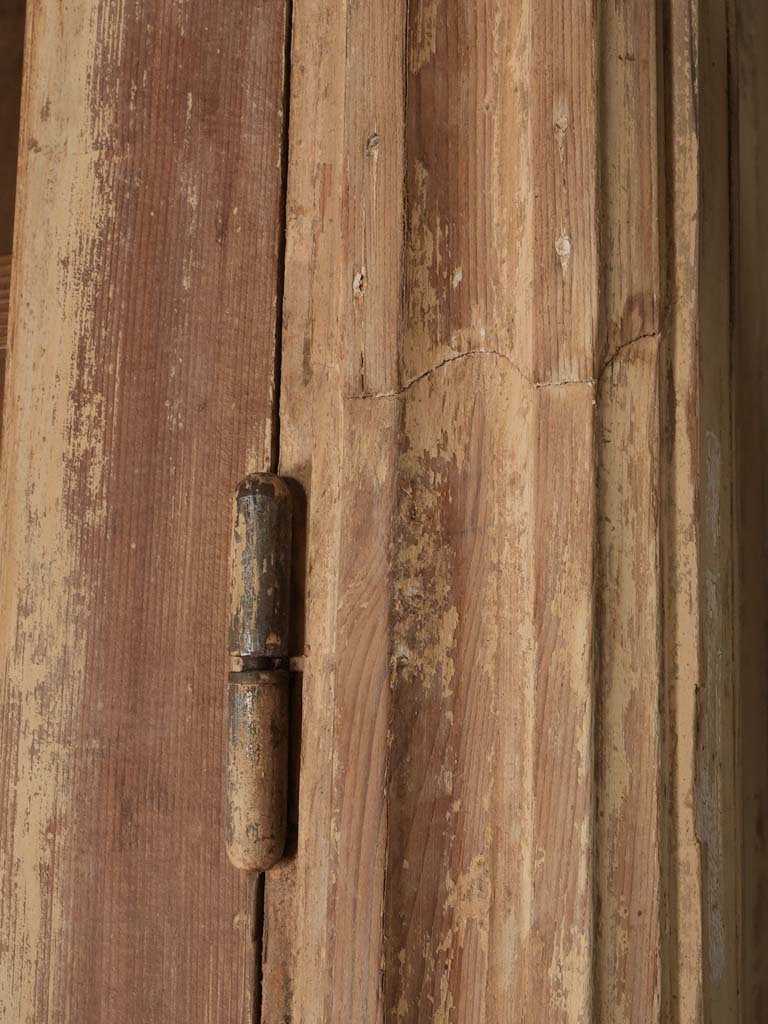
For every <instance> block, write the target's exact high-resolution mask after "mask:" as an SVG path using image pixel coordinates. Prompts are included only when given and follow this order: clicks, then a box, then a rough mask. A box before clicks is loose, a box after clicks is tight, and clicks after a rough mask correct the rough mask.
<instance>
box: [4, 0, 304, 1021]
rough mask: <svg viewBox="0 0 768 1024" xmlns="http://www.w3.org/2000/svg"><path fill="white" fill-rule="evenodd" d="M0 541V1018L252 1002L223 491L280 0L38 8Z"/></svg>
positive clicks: (259, 380)
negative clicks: (234, 765)
mask: <svg viewBox="0 0 768 1024" xmlns="http://www.w3.org/2000/svg"><path fill="white" fill-rule="evenodd" d="M27 16H28V27H27V53H26V69H25V75H26V77H25V87H24V105H23V111H22V141H21V149H22V160H21V167H20V176H19V187H20V194H19V197H18V203H17V226H16V252H15V255H14V282H13V295H12V309H11V327H10V346H9V347H10V352H9V359H8V389H7V396H6V408H5V418H4V425H3V461H2V499H1V501H0V507H2V540H1V542H0V543H1V545H2V551H1V553H0V562H1V565H2V570H1V571H2V577H1V579H0V597H1V603H2V615H1V617H0V664H2V708H3V714H2V716H1V717H2V722H1V724H0V730H2V731H1V733H0V750H1V751H2V760H1V761H0V810H1V813H2V824H0V878H1V879H2V881H1V882H0V920H1V921H2V929H3V942H2V946H0V1019H2V1020H3V1022H7V1024H27V1022H29V1024H32V1022H34V1024H43V1022H47V1021H50V1022H53V1021H56V1022H62V1021H72V1022H74V1021H78V1022H83V1024H85V1022H94V1024H95V1022H97V1021H107V1020H111V1021H122V1022H127V1021H130V1020H136V1021H143V1022H147V1024H149V1022H151V1021H154V1022H159V1021H189V1022H201V1024H202V1022H203V1021H207V1022H212V1024H213V1022H215V1024H221V1022H223V1021H227V1022H232V1021H250V1019H251V1003H252V1000H253V988H254V984H255V977H254V974H255V967H256V950H255V948H254V946H253V944H252V943H251V941H250V930H251V925H250V922H249V905H248V900H247V894H246V883H245V880H244V877H243V876H242V875H240V874H239V873H238V872H236V871H235V870H234V869H233V868H232V867H231V866H230V865H229V864H228V863H227V860H226V855H225V852H224V842H223V826H222V785H223V781H222V780H223V776H222V772H223V763H224V762H223V757H224V739H225V734H224V710H225V702H226V686H227V669H228V665H227V657H226V614H227V611H226V608H227V593H226V589H227V575H228V572H227V570H228V551H229V540H230V529H231V525H230V495H231V492H232V490H233V488H234V486H235V484H236V482H237V481H238V479H239V478H240V477H241V476H243V475H244V474H245V473H246V472H249V471H255V470H259V471H263V470H268V469H269V468H270V462H271V460H272V435H273V395H274V385H275V380H274V372H275V331H276V319H277V298H278V291H277V267H278V259H279V251H280V234H281V213H280V193H281V187H282V170H281V156H282V116H283V112H282V106H283V90H284V85H283V83H284V50H285V32H286V23H285V22H286V17H285V5H284V3H283V2H282V0H278V2H269V3H259V4H257V5H254V4H251V3H246V2H243V3H235V4H232V3H227V4H213V5H212V4H203V5H195V4H181V5H180V4H175V3H174V4H172V3H165V2H147V3H140V4H138V5H136V4H134V5H119V4H111V3H101V2H96V0H68V2H66V3H64V4H62V5H57V4H48V3H42V2H32V3H30V4H29V9H28V14H27Z"/></svg>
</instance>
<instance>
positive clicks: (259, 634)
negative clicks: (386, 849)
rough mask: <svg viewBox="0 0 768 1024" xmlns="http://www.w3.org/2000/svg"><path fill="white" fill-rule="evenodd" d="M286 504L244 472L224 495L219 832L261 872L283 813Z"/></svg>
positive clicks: (275, 848) (274, 480)
mask: <svg viewBox="0 0 768 1024" xmlns="http://www.w3.org/2000/svg"><path fill="white" fill-rule="evenodd" d="M291 529H292V502H291V493H290V491H289V489H288V486H287V484H286V483H285V481H284V480H282V479H281V478H280V477H278V476H272V475H271V474H267V473H256V474H254V475H252V476H248V477H246V478H245V479H244V480H243V481H242V482H241V483H240V484H239V485H238V487H237V490H236V491H235V497H234V530H233V534H232V551H231V574H230V616H229V653H230V656H231V657H232V658H233V659H236V662H237V668H238V671H233V672H230V674H229V686H228V697H227V717H228V722H227V752H226V773H225V774H226V785H225V793H226V797H225V816H224V828H225V838H226V844H227V853H228V855H229V859H230V860H231V861H232V863H233V864H234V865H235V867H238V868H242V870H244V871H266V870H267V868H270V867H272V865H273V864H275V863H277V861H278V860H280V858H281V856H282V854H283V850H284V848H285V839H286V827H287V812H288V742H289V726H290V718H289V710H290V709H289V682H290V677H289V673H288V660H287V659H288V656H289V633H288V630H289V623H290V582H291Z"/></svg>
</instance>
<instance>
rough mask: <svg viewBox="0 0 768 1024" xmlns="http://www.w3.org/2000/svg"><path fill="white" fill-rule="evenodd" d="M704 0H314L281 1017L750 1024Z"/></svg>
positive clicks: (295, 286) (269, 907)
mask: <svg viewBox="0 0 768 1024" xmlns="http://www.w3.org/2000/svg"><path fill="white" fill-rule="evenodd" d="M701 6H702V10H701V12H700V11H699V5H698V4H693V5H689V4H688V3H687V2H682V0H681V2H678V0H671V2H670V3H668V4H663V5H659V8H658V9H657V7H656V5H653V4H640V3H627V4H620V5H609V7H610V10H609V9H607V8H600V11H597V10H596V8H595V5H593V4H591V3H587V2H581V0H568V2H566V3H554V2H552V3H550V2H548V0H546V2H541V3H533V2H523V3H519V4H514V5H508V4H501V3H498V2H495V0H483V2H482V3H480V4H475V5H473V6H471V8H469V7H467V6H466V5H462V4H459V3H458V2H455V0H417V2H413V0H411V2H410V3H409V4H405V3H397V2H396V0H390V2H388V3H387V4H386V6H385V11H383V12H378V11H374V10H373V9H372V8H371V7H370V6H368V5H364V4H352V5H347V4H343V3H339V2H336V0H301V2H300V3H297V4H296V5H295V8H294V16H295V17H294V35H293V53H292V69H293V73H292V88H291V131H290V172H289V194H288V233H287V253H286V291H285V305H284V335H283V364H282V365H283V378H282V389H281V416H280V424H281V471H282V472H283V473H286V474H288V475H290V476H293V477H295V478H296V479H297V480H298V481H299V482H300V483H301V485H302V487H303V488H304V490H305V492H306V494H307V500H308V518H307V588H306V622H305V647H304V655H305V660H304V664H303V677H302V721H301V779H300V790H299V802H298V841H297V846H296V850H295V852H294V853H292V855H291V857H290V858H288V859H287V860H286V861H285V862H284V863H283V864H282V865H280V866H279V867H278V869H277V870H276V871H275V872H274V873H272V874H270V876H269V878H268V880H267V885H266V903H265V945H264V950H265V957H264V963H263V970H264V990H263V1012H262V1019H263V1021H265V1022H269V1024H273V1022H275V1024H276V1022H284V1021H292V1022H299V1021H300V1022H316V1021H328V1022H330V1021H349V1020H361V1021H362V1020H365V1021H369V1020H387V1021H389V1020H393V1021H406V1022H410V1021H426V1020H430V1021H435V1022H441V1024H448V1022H458V1021H462V1022H466V1021H478V1022H480V1021H494V1022H496V1021H499V1022H501V1021H504V1022H506V1021H520V1022H522V1021H531V1020H535V1021H546V1022H548V1024H549V1022H553V1024H558V1022H567V1024H578V1022H590V1024H591V1022H594V1021H604V1022H609V1021H610V1022H616V1024H629V1022H642V1024H646V1022H654V1021H656V1022H659V1024H661V1022H662V1021H664V1022H667V1021H679V1022H681V1024H682V1022H689V1021H704V1020H710V1019H711V1020H718V1019H719V1020H725V1019H728V1020H734V1021H737V1020H738V1019H740V1018H739V1016H738V1013H739V1009H738V1005H737V1003H736V1002H734V999H735V998H736V995H735V993H736V987H735V978H736V976H737V957H738V949H737V944H736V935H737V931H738V913H737V908H736V902H735V899H734V896H735V892H736V889H735V883H734V878H735V875H732V874H730V873H729V872H731V869H732V866H733V863H734V861H735V860H736V859H737V847H738V842H739V839H738V834H737V833H738V830H737V829H736V827H735V826H736V823H737V819H736V807H735V804H734V803H733V800H732V796H733V781H734V777H733V775H732V774H731V775H730V776H729V775H728V771H727V770H726V769H725V768H724V767H723V766H724V765H725V764H726V762H727V761H728V759H729V758H733V757H734V756H735V749H736V748H735V734H734V733H733V731H732V730H731V731H730V732H728V730H727V729H726V739H725V742H724V745H723V746H722V747H718V741H717V740H716V739H715V736H714V734H712V733H709V734H707V738H706V740H705V742H704V743H703V745H702V742H701V737H702V733H701V732H700V727H701V723H702V722H704V721H705V719H707V716H709V720H710V721H712V722H714V723H718V722H719V723H725V724H726V725H727V722H728V721H730V722H732V721H733V719H732V713H733V704H732V695H733V673H732V666H729V665H726V664H721V665H719V666H718V667H717V668H715V667H714V665H713V663H712V661H711V659H710V660H709V661H708V660H707V657H706V650H705V645H704V642H703V636H704V630H705V620H706V624H708V625H707V627H706V628H708V626H709V625H711V626H712V628H715V629H716V630H717V631H718V633H717V635H718V637H727V635H728V631H729V629H730V628H731V624H732V610H731V607H730V606H729V598H728V588H729V586H730V583H729V579H728V576H727V572H725V571H724V570H723V571H720V575H719V576H717V577H716V578H715V579H714V580H713V577H712V575H711V574H712V572H713V571H714V569H715V562H716V561H717V560H718V559H719V560H720V563H719V564H720V565H721V569H722V566H723V560H724V559H726V558H727V557H728V553H729V551H730V543H731V542H730V539H729V535H728V528H727V526H725V527H724V532H723V534H722V537H723V546H722V550H720V549H718V550H717V551H715V549H714V548H713V547H712V546H711V545H710V547H707V542H706V541H705V540H704V539H703V537H702V534H701V531H702V530H703V529H705V527H706V524H705V523H704V514H705V513H704V511H703V506H702V505H701V504H700V494H701V488H702V487H706V486H708V485H709V484H708V481H709V480H710V478H711V474H710V470H709V469H708V468H707V465H706V464H705V463H702V461H701V459H700V453H701V447H700V444H699V438H700V434H701V431H702V424H703V423H704V422H705V421H706V422H708V423H710V424H711V430H712V431H713V432H714V434H715V436H717V437H718V438H719V439H721V440H722V442H723V444H724V446H725V447H726V448H727V447H728V445H729V444H730V441H729V433H728V431H729V428H728V417H729V415H730V395H729V392H728V384H727V380H726V381H725V382H723V381H722V380H721V377H722V374H721V368H722V359H723V358H724V356H725V354H727V352H728V334H727V331H725V333H723V331H722V330H721V328H722V325H723V321H722V318H721V316H720V313H721V312H722V311H719V312H718V316H717V318H716V320H715V321H713V323H712V324H711V325H710V328H708V329H710V330H711V332H712V333H711V335H710V337H711V343H710V348H709V350H708V351H709V352H710V357H711V358H709V359H708V361H707V362H706V363H704V364H702V363H701V362H700V359H701V351H700V347H699V342H700V337H701V325H700V318H701V316H702V311H703V299H702V295H703V291H704V289H705V287H706V283H707V281H708V274H709V270H708V267H709V266H710V264H706V263H705V262H704V261H703V260H702V256H701V251H700V248H699V246H700V238H701V232H702V229H703V228H702V226H703V222H704V220H705V219H706V216H707V211H706V209H705V208H704V206H703V205H702V204H703V196H704V195H705V194H707V195H708V196H709V197H708V198H707V203H717V204H719V205H718V209H719V210H720V213H721V214H722V209H723V207H722V204H723V203H724V204H725V205H724V209H725V211H726V212H725V222H727V220H728V204H729V200H728V194H727V189H726V190H725V193H723V191H722V183H721V182H720V181H719V180H717V181H716V180H714V179H712V183H711V188H712V192H711V194H709V193H705V191H704V188H703V174H704V172H703V170H702V164H701V162H700V159H699V156H700V146H702V145H703V143H702V142H701V140H700V138H699V134H698V131H699V123H700V119H701V118H702V117H703V116H704V110H703V107H702V104H707V110H706V114H707V116H708V117H711V118H712V124H713V125H715V126H716V128H717V130H720V129H721V128H722V126H723V123H724V122H723V118H722V109H721V107H722V100H723V97H724V96H725V94H726V83H725V81H724V80H723V79H722V77H721V75H720V72H719V70H718V69H717V68H715V70H714V71H713V72H712V73H711V74H710V66H709V65H707V67H706V68H704V69H702V68H701V67H700V66H699V64H698V63H697V53H698V46H699V40H700V35H701V32H702V26H701V24H700V22H699V14H700V13H701V17H702V19H703V20H704V22H705V27H706V31H708V32H712V33H714V34H715V37H716V33H717V23H718V18H722V16H723V12H724V10H725V8H724V6H721V5H719V4H714V5H708V6H707V7H706V9H704V7H705V5H701ZM383 55H386V63H384V57H383ZM702 78H706V79H707V81H706V87H704V86H702ZM707 187H710V186H707ZM722 224H723V220H722V216H720V219H717V218H715V220H714V221H713V227H712V230H713V231H714V232H715V233H716V234H717V233H719V232H721V229H722ZM715 225H716V226H715ZM719 237H720V236H719ZM374 240H376V241H378V242H379V243H380V244H379V245H378V246H377V245H376V244H375V241H374ZM722 242H723V239H722V237H720V241H719V244H722ZM726 278H727V275H726ZM701 373H704V374H706V375H707V380H706V382H704V381H703V378H702V376H701V375H700V374H701ZM717 382H719V386H720V392H719V393H715V391H713V390H712V388H715V385H716V383H717ZM715 390H716V389H715ZM703 405H706V409H703ZM723 465H724V475H723V476H722V477H721V481H720V485H719V486H720V487H721V488H722V493H721V494H720V496H719V498H718V501H719V502H720V504H719V506H718V507H719V508H720V509H723V508H724V504H723V502H724V500H725V498H726V496H727V494H728V493H729V488H731V486H732V479H731V471H730V467H729V466H728V465H727V463H724V464H723ZM723 514H725V513H723ZM708 586H709V587H710V590H709V591H707V587H708ZM708 593H709V594H710V595H711V598H712V599H711V602H710V608H711V612H712V614H711V616H710V618H708V619H707V618H706V613H705V607H704V602H705V601H706V600H707V599H708V598H707V594H708ZM702 693H706V695H707V696H706V698H705V699H704V700H702ZM729 715H730V716H731V718H730V719H729V717H728V716H729ZM716 751H717V754H718V760H717V763H716V765H715V767H714V768H713V769H710V768H708V767H705V765H704V759H705V758H706V757H708V756H710V755H711V754H713V753H714V752H716ZM708 778H709V779H710V780H711V781H712V783H713V785H714V786H715V788H716V790H717V793H718V799H717V800H716V801H714V802H712V801H709V802H707V801H708V797H707V793H706V792H705V787H706V784H707V779H708ZM706 814H709V817H708V819H707V828H708V829H709V830H710V831H709V833H708V834H709V837H710V838H709V839H708V840H707V839H705V837H704V834H703V831H702V822H703V820H704V815H706ZM726 837H728V838H726ZM715 841H718V842H721V843H722V849H721V852H722V856H721V857H720V859H719V860H718V861H717V864H716V866H715V870H714V871H713V865H715V861H714V860H713V859H712V857H713V850H714V847H713V842H715ZM718 913H720V915H721V916H720V918H719V919H718V918H717V914H718ZM716 919H718V920H720V921H721V922H722V924H723V928H722V932H721V933H717V938H718V940H719V939H722V943H721V945H720V946H719V947H717V956H719V959H717V957H716V956H714V955H713V948H714V947H713V937H714V936H715V934H716V930H715V928H714V926H713V922H714V921H715V920H716ZM329 965H331V966H330V969H329ZM718 1014H721V1016H720V1017H718ZM722 1014H726V1016H722Z"/></svg>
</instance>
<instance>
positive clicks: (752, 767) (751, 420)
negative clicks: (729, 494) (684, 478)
mask: <svg viewBox="0 0 768 1024" xmlns="http://www.w3.org/2000/svg"><path fill="white" fill-rule="evenodd" d="M736 8H737V10H736V13H737V18H738V21H737V28H738V33H737V40H736V47H737V49H736V56H737V59H738V75H739V78H738V133H737V138H736V140H735V144H736V146H737V147H738V150H737V153H738V181H737V183H736V184H737V188H738V203H739V206H738V232H737V243H736V244H737V249H736V252H735V259H736V266H735V273H736V281H737V290H736V293H735V301H736V307H737V320H736V365H735V375H734V380H735V385H736V388H735V406H736V458H737V480H738V508H737V515H738V537H739V559H738V575H739V579H738V600H739V606H738V622H739V634H740V635H739V648H738V655H739V679H740V689H741V694H740V697H741V707H740V718H739V727H740V729H741V733H742V737H743V762H742V766H741V782H740V785H741V800H742V802H743V808H744V860H743V872H744V874H743V892H742V902H743V932H742V936H743V938H742V942H743V962H744V970H743V984H742V991H743V999H744V1011H743V1012H744V1019H745V1020H762V1019H763V1018H765V1017H766V1016H768V957H767V956H766V950H768V831H766V822H768V747H767V746H766V742H765V737H766V736H767V735H768V689H767V688H766V685H765V680H766V678H767V677H768V629H767V628H766V622H767V620H768V532H767V531H766V528H765V524H766V522H768V459H767V458H766V452H765V438H766V437H768V351H767V350H766V345H765V337H766V329H767V328H768V290H767V289H766V287H765V259H764V256H763V247H762V239H763V238H764V237H765V232H766V230H768V190H766V167H768V164H767V163H766V161H767V160H768V120H767V119H766V118H767V114H768V65H766V62H765V59H764V54H765V51H766V46H768V8H766V7H765V5H763V4H761V3H756V2H754V0H740V2H739V3H738V4H737V5H736Z"/></svg>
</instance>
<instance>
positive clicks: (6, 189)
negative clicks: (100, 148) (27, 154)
mask: <svg viewBox="0 0 768 1024" xmlns="http://www.w3.org/2000/svg"><path fill="white" fill-rule="evenodd" d="M25 6H26V5H25V2H24V0H0V415H1V414H2V409H3V392H4V390H5V352H6V346H7V338H8V311H9V300H10V291H11V251H12V248H13V214H14V206H15V202H16V165H17V163H18V152H19V116H20V112H21V79H22V66H23V57H24V14H25Z"/></svg>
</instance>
